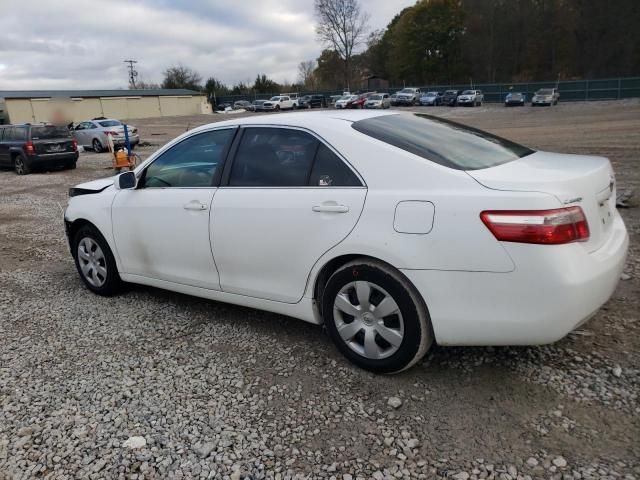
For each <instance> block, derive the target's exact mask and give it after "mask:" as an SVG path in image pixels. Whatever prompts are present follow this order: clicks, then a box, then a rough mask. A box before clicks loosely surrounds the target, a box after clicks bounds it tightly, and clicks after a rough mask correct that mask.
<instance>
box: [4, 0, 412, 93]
mask: <svg viewBox="0 0 640 480" xmlns="http://www.w3.org/2000/svg"><path fill="white" fill-rule="evenodd" d="M414 3H415V0H361V4H362V5H363V8H364V9H365V10H366V11H368V12H369V13H370V15H371V22H370V23H371V27H372V28H374V29H377V28H383V27H385V26H386V25H387V23H388V22H389V21H390V20H391V19H392V18H393V16H394V15H395V14H396V13H398V12H399V11H400V10H401V9H402V8H404V7H406V6H408V5H412V4H414ZM0 4H1V9H0V10H1V11H2V13H1V14H0V90H33V89H94V88H126V87H127V85H128V80H127V70H126V65H125V64H124V63H123V60H125V59H129V58H132V59H135V60H138V62H139V63H138V65H137V68H138V71H139V75H140V76H139V79H142V80H144V81H147V82H160V81H161V80H162V72H163V70H164V69H165V68H166V67H168V66H170V65H174V64H178V63H181V64H183V65H186V66H189V67H191V68H194V69H195V70H197V71H198V72H199V73H200V74H201V75H202V77H203V79H206V78H207V77H209V76H215V77H217V78H218V79H220V80H222V81H224V82H225V83H228V84H233V83H234V82H238V81H245V82H251V83H253V80H254V79H255V76H256V74H257V73H258V72H260V73H266V74H267V75H268V76H270V77H271V78H273V79H275V80H276V81H279V82H284V81H288V82H293V81H295V80H296V79H297V69H298V64H299V63H300V61H302V60H311V59H315V58H317V57H318V55H319V53H320V51H321V50H322V47H321V45H320V44H319V43H318V41H317V39H316V35H315V31H314V17H313V0H201V1H191V0H190V1H180V0H136V1H127V0H109V1H108V2H105V1H101V0H93V1H89V0H55V1H54V0H0Z"/></svg>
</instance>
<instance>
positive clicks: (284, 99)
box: [261, 95, 294, 111]
mask: <svg viewBox="0 0 640 480" xmlns="http://www.w3.org/2000/svg"><path fill="white" fill-rule="evenodd" d="M293 105H294V104H293V100H291V98H289V97H288V96H287V95H276V96H275V97H271V98H270V99H269V100H267V101H266V102H264V103H263V104H262V108H261V110H276V111H279V110H293Z"/></svg>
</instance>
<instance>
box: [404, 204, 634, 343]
mask: <svg viewBox="0 0 640 480" xmlns="http://www.w3.org/2000/svg"><path fill="white" fill-rule="evenodd" d="M503 245H504V247H505V249H506V250H507V252H508V253H509V255H510V256H511V257H512V258H513V261H514V263H515V264H516V269H515V270H514V271H512V272H509V273H490V272H484V273H483V272H459V271H458V272H453V271H434V270H403V273H404V274H405V275H406V276H407V277H408V278H409V279H410V280H411V281H412V282H413V284H414V285H415V286H416V288H417V289H418V291H419V292H420V293H421V294H422V296H423V298H424V300H425V302H426V304H427V307H428V309H429V313H430V315H431V319H432V323H433V329H434V333H435V337H436V341H437V342H438V343H439V344H441V345H541V344H546V343H552V342H555V341H557V340H559V339H561V338H563V337H564V336H566V335H567V334H568V333H569V332H571V331H572V330H574V329H575V328H577V327H578V326H580V325H581V324H582V323H584V322H585V321H587V320H588V319H589V318H591V317H592V316H593V315H594V314H595V313H596V312H597V311H598V309H599V308H600V307H601V306H602V305H604V304H605V303H606V302H607V301H608V300H609V298H610V297H611V295H612V294H613V292H614V290H615V288H616V285H617V284H618V280H619V279H620V274H621V273H622V270H623V268H624V265H625V261H626V256H627V249H628V246H629V236H628V234H627V231H626V228H625V226H624V223H623V221H622V218H621V217H620V215H619V214H618V213H617V212H616V214H615V218H614V224H613V227H612V231H611V234H610V237H609V239H608V240H607V242H606V243H605V244H604V245H603V246H602V247H601V248H599V249H598V250H596V251H595V252H592V253H587V251H586V249H585V248H584V246H583V245H580V244H579V243H571V244H568V245H555V246H551V245H526V244H516V243H503ZM452 291H453V292H455V295H453V296H452V293H451V292H452ZM456 297H457V299H456Z"/></svg>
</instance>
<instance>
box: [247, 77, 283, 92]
mask: <svg viewBox="0 0 640 480" xmlns="http://www.w3.org/2000/svg"><path fill="white" fill-rule="evenodd" d="M253 89H254V90H255V92H256V93H275V92H279V91H280V85H278V84H277V83H276V82H274V81H273V80H271V79H270V78H269V77H267V76H266V75H265V74H264V73H263V74H258V76H257V77H256V81H255V82H254V83H253Z"/></svg>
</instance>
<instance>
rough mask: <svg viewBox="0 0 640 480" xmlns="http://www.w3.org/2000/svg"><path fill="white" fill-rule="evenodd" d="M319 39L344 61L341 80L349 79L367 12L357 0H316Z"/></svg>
mask: <svg viewBox="0 0 640 480" xmlns="http://www.w3.org/2000/svg"><path fill="white" fill-rule="evenodd" d="M314 7H315V12H316V18H317V21H318V25H317V26H316V33H317V34H318V38H319V39H320V40H321V41H322V42H323V43H324V44H325V45H327V46H329V47H330V48H333V50H335V51H336V52H338V55H340V58H341V59H342V60H343V62H344V81H345V86H346V87H347V88H348V87H349V84H350V82H351V58H352V57H353V51H354V49H355V48H357V47H358V46H359V45H360V44H362V43H363V42H364V41H365V39H366V33H367V29H368V22H369V15H368V14H367V13H365V12H363V11H362V10H361V8H360V3H359V2H358V0H315V4H314Z"/></svg>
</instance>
